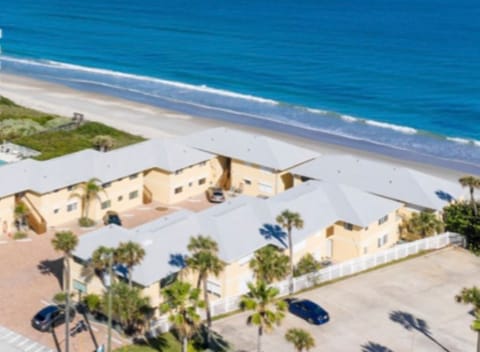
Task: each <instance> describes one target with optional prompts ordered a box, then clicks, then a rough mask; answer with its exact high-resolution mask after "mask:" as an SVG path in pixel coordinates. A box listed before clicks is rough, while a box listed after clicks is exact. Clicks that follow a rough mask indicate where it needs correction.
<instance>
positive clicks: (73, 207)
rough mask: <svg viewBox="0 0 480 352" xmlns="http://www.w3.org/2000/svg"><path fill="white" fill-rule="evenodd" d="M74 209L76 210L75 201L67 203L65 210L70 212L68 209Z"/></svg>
mask: <svg viewBox="0 0 480 352" xmlns="http://www.w3.org/2000/svg"><path fill="white" fill-rule="evenodd" d="M74 210H77V203H76V202H75V203H70V204H67V211H68V212H70V211H74Z"/></svg>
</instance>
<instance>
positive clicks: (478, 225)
mask: <svg viewBox="0 0 480 352" xmlns="http://www.w3.org/2000/svg"><path fill="white" fill-rule="evenodd" d="M478 205H479V207H480V203H479V204H478ZM443 221H444V223H445V227H446V230H447V231H450V232H456V233H459V234H461V235H464V236H465V238H466V239H467V245H468V247H469V248H471V249H472V250H473V251H475V250H478V249H479V248H480V216H475V214H474V213H473V208H472V206H471V204H470V203H469V202H459V203H454V204H451V205H449V206H447V207H445V208H444V209H443Z"/></svg>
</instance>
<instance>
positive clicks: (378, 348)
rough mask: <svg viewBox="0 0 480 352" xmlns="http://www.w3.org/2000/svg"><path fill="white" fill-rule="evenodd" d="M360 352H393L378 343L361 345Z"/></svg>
mask: <svg viewBox="0 0 480 352" xmlns="http://www.w3.org/2000/svg"><path fill="white" fill-rule="evenodd" d="M362 352H393V350H391V349H390V348H388V347H385V346H383V345H380V344H379V343H376V342H372V341H368V343H366V344H364V345H362Z"/></svg>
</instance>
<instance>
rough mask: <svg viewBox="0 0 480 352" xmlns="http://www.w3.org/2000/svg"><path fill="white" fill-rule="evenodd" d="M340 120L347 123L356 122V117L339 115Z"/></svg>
mask: <svg viewBox="0 0 480 352" xmlns="http://www.w3.org/2000/svg"><path fill="white" fill-rule="evenodd" d="M340 118H341V119H342V120H344V121H347V122H356V121H358V119H357V118H356V117H353V116H350V115H340Z"/></svg>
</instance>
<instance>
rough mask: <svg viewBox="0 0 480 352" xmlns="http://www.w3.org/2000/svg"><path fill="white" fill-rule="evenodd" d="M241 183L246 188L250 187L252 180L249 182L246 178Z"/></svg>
mask: <svg viewBox="0 0 480 352" xmlns="http://www.w3.org/2000/svg"><path fill="white" fill-rule="evenodd" d="M243 183H245V184H246V185H247V186H250V185H251V184H252V180H249V179H248V178H244V179H243Z"/></svg>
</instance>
